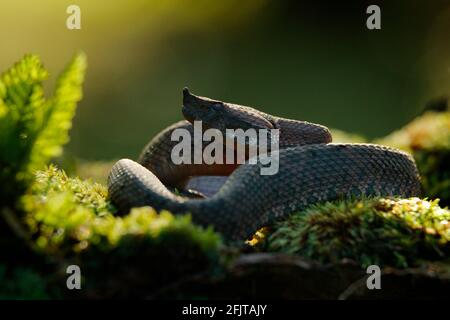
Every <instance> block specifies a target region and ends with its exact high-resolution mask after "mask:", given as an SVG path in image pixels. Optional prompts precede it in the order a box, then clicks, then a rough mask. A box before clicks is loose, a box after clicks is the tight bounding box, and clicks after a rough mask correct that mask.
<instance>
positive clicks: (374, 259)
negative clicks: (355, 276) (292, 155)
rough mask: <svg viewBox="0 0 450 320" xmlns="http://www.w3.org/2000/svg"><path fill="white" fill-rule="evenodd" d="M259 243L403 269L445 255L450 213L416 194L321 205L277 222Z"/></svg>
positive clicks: (334, 259)
mask: <svg viewBox="0 0 450 320" xmlns="http://www.w3.org/2000/svg"><path fill="white" fill-rule="evenodd" d="M264 245H265V246H266V249H267V250H269V251H281V252H285V253H290V254H299V255H302V256H306V257H309V258H311V259H314V260H318V261H321V262H324V263H328V262H331V263H335V262H338V261H340V260H341V259H344V258H348V259H352V260H355V261H357V262H358V263H360V264H361V265H362V266H367V265H371V264H377V265H381V266H386V265H389V266H395V267H400V268H404V267H408V266H413V265H416V264H418V263H419V262H420V260H422V259H424V260H440V259H444V258H445V257H446V255H448V253H449V252H450V211H449V210H447V209H442V208H441V207H439V205H438V201H431V202H430V201H426V200H421V199H418V198H411V199H397V200H394V199H365V200H352V201H340V202H336V203H326V204H321V205H316V206H313V207H311V208H309V209H307V210H306V211H304V212H299V213H296V214H293V215H291V216H290V217H289V218H288V219H287V220H286V221H283V222H280V223H278V224H277V225H276V226H275V228H274V232H273V233H272V234H271V235H270V236H269V237H268V239H267V240H266V242H265V243H264Z"/></svg>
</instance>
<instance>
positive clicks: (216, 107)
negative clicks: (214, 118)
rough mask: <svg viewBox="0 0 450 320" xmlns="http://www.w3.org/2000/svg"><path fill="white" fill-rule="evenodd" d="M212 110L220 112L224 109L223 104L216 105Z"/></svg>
mask: <svg viewBox="0 0 450 320" xmlns="http://www.w3.org/2000/svg"><path fill="white" fill-rule="evenodd" d="M212 109H213V110H215V111H220V110H222V109H223V105H222V104H221V103H216V104H213V105H212Z"/></svg>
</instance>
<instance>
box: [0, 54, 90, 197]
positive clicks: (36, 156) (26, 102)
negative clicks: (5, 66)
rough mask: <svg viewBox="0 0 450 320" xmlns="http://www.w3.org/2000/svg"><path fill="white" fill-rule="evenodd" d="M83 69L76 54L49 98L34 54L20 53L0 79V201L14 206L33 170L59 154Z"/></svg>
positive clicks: (78, 95) (44, 73)
mask: <svg viewBox="0 0 450 320" xmlns="http://www.w3.org/2000/svg"><path fill="white" fill-rule="evenodd" d="M85 69H86V57H85V56H84V54H78V55H76V56H75V58H74V59H73V60H72V62H71V63H70V64H69V65H68V66H67V68H66V69H65V70H64V72H63V73H62V74H61V76H60V77H59V78H58V81H57V85H56V90H55V94H54V95H53V97H52V98H50V99H49V100H46V99H45V96H44V90H43V87H42V82H43V81H44V80H45V79H47V77H48V72H47V70H45V69H44V67H43V65H42V63H41V62H40V60H39V58H38V57H37V56H35V55H26V56H25V57H24V58H23V59H22V60H20V61H19V62H18V63H16V64H15V65H14V66H13V67H11V68H10V69H9V70H7V71H6V72H4V73H3V74H2V75H1V76H0V203H2V204H9V205H10V204H12V203H14V199H15V198H17V197H18V196H20V195H21V193H22V192H23V191H24V189H25V188H26V185H27V183H28V181H29V180H30V179H31V178H32V177H33V173H34V171H35V170H36V169H42V168H43V167H44V166H45V165H46V164H47V162H48V161H49V160H51V158H53V157H55V156H58V155H60V154H61V152H62V145H63V144H65V143H67V142H68V140H69V135H68V131H69V129H70V127H71V122H72V118H73V116H74V114H75V108H76V104H77V102H78V101H79V100H80V99H81V96H82V91H81V85H82V82H83V79H84V72H85Z"/></svg>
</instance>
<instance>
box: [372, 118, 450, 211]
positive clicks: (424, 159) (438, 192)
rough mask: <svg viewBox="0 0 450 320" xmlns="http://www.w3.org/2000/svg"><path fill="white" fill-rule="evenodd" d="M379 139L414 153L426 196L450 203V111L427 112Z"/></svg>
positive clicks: (445, 203)
mask: <svg viewBox="0 0 450 320" xmlns="http://www.w3.org/2000/svg"><path fill="white" fill-rule="evenodd" d="M375 142H376V143H380V144H384V145H388V146H392V147H396V148H400V149H402V150H405V151H407V152H410V153H411V154H412V155H413V156H414V159H415V160H416V163H417V167H418V169H419V172H420V174H421V177H422V186H423V191H424V195H425V196H426V197H429V198H431V199H436V198H439V199H441V202H440V203H441V205H443V206H448V205H450V112H432V111H430V112H427V113H425V114H424V115H422V116H420V117H418V118H416V119H414V120H413V121H412V122H411V123H409V124H408V125H406V126H405V127H404V128H402V129H400V130H398V131H395V132H393V133H392V134H390V135H388V136H386V137H385V138H382V139H378V140H375Z"/></svg>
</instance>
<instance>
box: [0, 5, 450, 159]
mask: <svg viewBox="0 0 450 320" xmlns="http://www.w3.org/2000/svg"><path fill="white" fill-rule="evenodd" d="M70 4H77V5H79V6H80V8H81V21H82V29H81V30H68V29H67V28H66V26H65V23H66V19H67V17H68V14H67V13H66V8H67V7H68V6H69V5H70ZM369 4H378V5H379V6H380V7H381V19H382V30H376V31H370V30H367V28H366V18H367V14H366V13H365V12H366V8H367V6H368V5H369ZM449 34H450V0H447V1H440V0H433V1H423V0H408V1H406V0H405V1H398V0H391V1H382V2H381V1H369V2H367V1H294V0H292V1H269V0H245V1H243V0H226V1H225V0H223V1H211V0H153V1H151V0H147V1H144V0H130V1H124V0H123V1H106V0H95V1H92V0H71V1H65V0H1V2H0V39H1V50H0V70H4V69H6V68H8V67H9V66H10V65H11V64H12V63H14V62H15V61H17V60H18V59H19V58H20V57H22V56H23V55H24V54H25V53H37V54H39V55H40V56H41V58H42V60H43V61H44V63H45V65H46V67H47V68H48V69H49V70H50V71H51V74H52V76H53V77H52V79H51V81H49V83H48V88H47V89H48V91H49V92H51V89H52V87H53V84H54V79H55V77H56V75H57V74H58V73H59V72H60V71H61V70H62V68H63V67H64V65H65V64H66V63H67V62H68V61H69V59H70V58H71V56H72V55H73V54H74V53H75V52H76V51H78V50H83V51H84V52H85V53H86V54H87V56H88V59H89V68H88V74H87V79H86V82H85V85H84V99H83V101H82V102H81V104H80V106H79V109H78V112H77V115H76V118H75V121H74V127H73V129H72V132H71V137H72V140H71V142H70V144H69V145H68V147H67V148H66V150H67V154H68V155H72V156H74V157H79V158H82V159H86V160H111V159H117V158H121V157H128V158H136V157H137V156H138V154H139V152H140V150H141V149H142V147H143V146H144V145H145V143H146V142H147V141H148V140H149V139H150V138H151V137H152V136H154V135H155V134H156V133H157V132H158V131H160V130H162V129H163V128H164V127H166V126H167V125H169V124H171V123H172V122H174V121H177V120H180V119H181V117H182V116H181V110H180V107H181V90H182V88H183V87H184V86H188V87H189V88H190V89H191V90H192V92H194V93H196V94H200V95H204V96H209V97H212V98H217V99H220V100H224V101H229V102H235V103H239V104H244V105H251V106H255V107H257V108H259V109H261V110H263V111H266V112H269V113H273V114H276V115H279V116H283V117H288V118H295V119H302V120H307V121H312V122H317V123H321V124H324V125H326V126H329V127H333V128H339V129H342V130H345V131H349V132H355V133H359V134H362V135H365V136H367V137H369V138H374V137H380V136H383V135H385V134H387V133H389V132H391V131H392V130H394V129H396V128H398V127H400V126H402V125H403V124H405V123H407V122H408V121H410V120H411V119H412V118H413V117H414V116H415V115H417V114H418V113H420V111H421V110H422V109H423V107H424V105H425V103H426V102H427V101H429V100H430V99H434V98H436V97H439V96H442V95H446V94H448V91H449V90H450V41H449V40H450V39H449Z"/></svg>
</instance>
